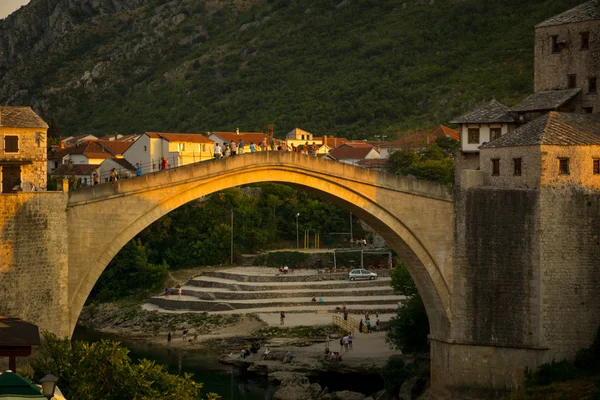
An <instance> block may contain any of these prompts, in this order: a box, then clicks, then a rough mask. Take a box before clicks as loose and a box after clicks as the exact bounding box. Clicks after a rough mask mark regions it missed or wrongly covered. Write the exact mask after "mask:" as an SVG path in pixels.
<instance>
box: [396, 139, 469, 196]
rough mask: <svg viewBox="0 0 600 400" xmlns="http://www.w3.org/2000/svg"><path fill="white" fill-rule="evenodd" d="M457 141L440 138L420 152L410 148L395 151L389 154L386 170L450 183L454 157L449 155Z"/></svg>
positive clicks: (444, 183) (451, 181)
mask: <svg viewBox="0 0 600 400" xmlns="http://www.w3.org/2000/svg"><path fill="white" fill-rule="evenodd" d="M439 139H447V138H439ZM439 139H438V140H439ZM453 142H455V143H453ZM440 143H441V146H440ZM457 143H458V142H456V141H455V140H452V139H449V140H441V141H439V143H438V141H436V143H431V144H430V145H429V146H427V147H426V148H425V149H424V150H423V151H421V152H420V153H419V152H417V151H415V150H410V149H404V150H399V151H395V152H394V153H392V154H391V155H390V158H389V160H388V165H387V171H388V172H390V173H392V174H398V175H413V176H415V177H416V178H418V179H424V180H427V181H432V182H437V183H441V184H442V185H452V184H453V183H454V159H453V158H451V157H452V154H453V152H454V150H455V148H456V146H457Z"/></svg>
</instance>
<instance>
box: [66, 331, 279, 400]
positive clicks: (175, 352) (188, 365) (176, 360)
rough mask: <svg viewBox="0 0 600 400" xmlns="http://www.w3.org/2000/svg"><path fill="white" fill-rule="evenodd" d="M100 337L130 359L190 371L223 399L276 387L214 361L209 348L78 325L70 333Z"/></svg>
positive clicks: (265, 396)
mask: <svg viewBox="0 0 600 400" xmlns="http://www.w3.org/2000/svg"><path fill="white" fill-rule="evenodd" d="M101 339H112V340H117V341H120V342H121V343H122V344H123V345H124V346H127V348H128V349H129V350H130V356H131V358H132V359H133V360H137V359H141V358H147V359H149V360H153V361H156V362H157V363H159V364H162V365H165V366H166V367H167V368H168V369H169V372H171V373H174V374H183V373H186V372H188V373H192V374H194V376H193V379H194V380H195V381H197V382H202V383H203V384H204V390H203V393H208V392H214V393H217V394H219V395H220V396H221V397H222V398H223V400H271V399H272V398H273V393H275V391H277V388H278V387H277V385H273V384H270V383H269V382H268V381H267V378H266V377H261V376H258V375H255V374H249V373H245V372H243V371H241V370H239V369H237V368H233V367H230V366H226V365H222V364H220V363H219V362H218V361H217V358H218V356H219V354H218V353H217V352H215V351H211V350H210V349H204V350H194V351H189V350H182V349H171V348H166V347H159V346H152V345H149V344H146V343H142V342H139V341H134V340H128V339H126V338H120V337H116V336H112V335H108V334H105V333H101V332H97V331H92V330H89V329H85V328H81V327H77V328H76V329H75V332H74V334H73V340H84V341H88V342H94V341H99V340H101Z"/></svg>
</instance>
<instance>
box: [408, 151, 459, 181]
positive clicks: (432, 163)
mask: <svg viewBox="0 0 600 400" xmlns="http://www.w3.org/2000/svg"><path fill="white" fill-rule="evenodd" d="M405 173H406V174H407V175H413V176H415V177H416V178H417V179H423V180H426V181H432V182H437V183H441V184H442V185H448V186H450V185H452V184H453V183H454V160H453V159H451V158H446V159H443V160H425V161H422V162H420V163H417V164H413V165H411V166H410V167H408V168H407V169H406V170H405Z"/></svg>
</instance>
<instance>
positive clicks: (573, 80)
mask: <svg viewBox="0 0 600 400" xmlns="http://www.w3.org/2000/svg"><path fill="white" fill-rule="evenodd" d="M567 87H568V88H569V89H573V88H576V87H577V75H575V74H571V75H567Z"/></svg>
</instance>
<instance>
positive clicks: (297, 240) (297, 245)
mask: <svg viewBox="0 0 600 400" xmlns="http://www.w3.org/2000/svg"><path fill="white" fill-rule="evenodd" d="M299 216H300V213H296V250H300V234H299V231H298V217H299Z"/></svg>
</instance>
